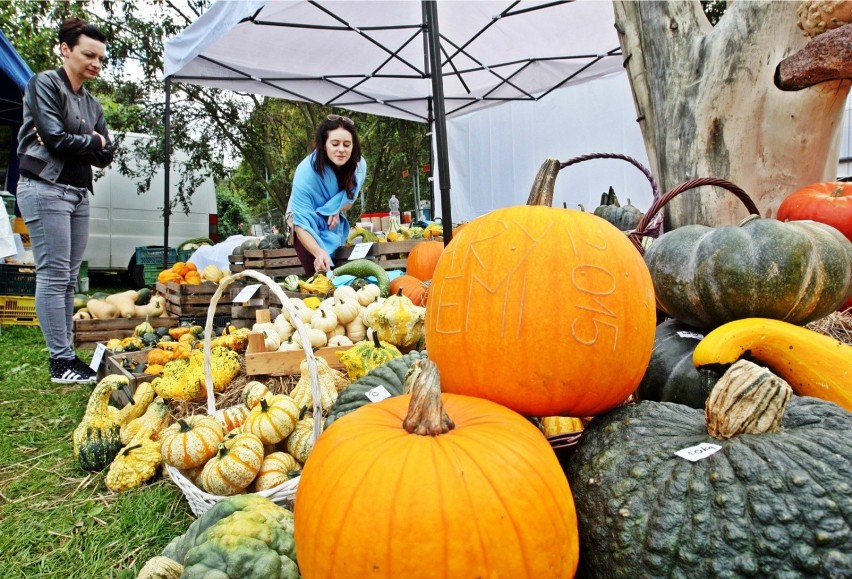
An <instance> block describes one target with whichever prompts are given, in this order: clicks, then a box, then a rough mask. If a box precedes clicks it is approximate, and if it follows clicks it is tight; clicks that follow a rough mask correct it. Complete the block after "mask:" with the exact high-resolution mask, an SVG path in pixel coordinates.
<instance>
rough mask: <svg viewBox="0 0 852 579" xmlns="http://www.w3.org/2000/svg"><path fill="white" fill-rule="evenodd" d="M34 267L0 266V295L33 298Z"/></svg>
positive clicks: (34, 283) (34, 284)
mask: <svg viewBox="0 0 852 579" xmlns="http://www.w3.org/2000/svg"><path fill="white" fill-rule="evenodd" d="M35 288H36V268H35V265H18V264H6V263H4V264H0V295H4V296H34V295H35Z"/></svg>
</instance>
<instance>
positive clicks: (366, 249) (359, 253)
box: [349, 241, 373, 261]
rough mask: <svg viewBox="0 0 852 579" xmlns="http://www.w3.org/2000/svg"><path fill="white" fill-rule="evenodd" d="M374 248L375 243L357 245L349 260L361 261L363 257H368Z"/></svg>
mask: <svg viewBox="0 0 852 579" xmlns="http://www.w3.org/2000/svg"><path fill="white" fill-rule="evenodd" d="M371 247H373V242H372V241H370V242H367V243H356V244H355V247H353V248H352V253H351V254H350V255H349V260H350V261H351V260H353V259H361V258H362V257H367V254H368V253H370V248H371Z"/></svg>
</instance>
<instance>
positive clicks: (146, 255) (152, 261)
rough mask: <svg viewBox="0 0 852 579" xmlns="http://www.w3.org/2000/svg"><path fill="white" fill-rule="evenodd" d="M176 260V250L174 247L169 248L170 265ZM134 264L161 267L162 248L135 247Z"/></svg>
mask: <svg viewBox="0 0 852 579" xmlns="http://www.w3.org/2000/svg"><path fill="white" fill-rule="evenodd" d="M176 261H178V251H177V249H175V248H174V247H170V248H169V255H168V262H169V265H172V264H173V263H175V262H176ZM136 265H157V266H159V267H160V269H162V267H163V248H162V247H160V246H157V247H137V248H136Z"/></svg>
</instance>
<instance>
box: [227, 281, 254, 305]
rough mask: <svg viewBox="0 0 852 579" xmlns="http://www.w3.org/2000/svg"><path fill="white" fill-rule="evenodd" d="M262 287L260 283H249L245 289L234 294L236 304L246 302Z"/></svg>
mask: <svg viewBox="0 0 852 579" xmlns="http://www.w3.org/2000/svg"><path fill="white" fill-rule="evenodd" d="M259 287H260V284H259V283H253V284H251V285H247V286H246V287H244V288H243V289H241V290H240V293H238V294H237V295H235V296H234V300H233V301H234V303H235V304H244V303H245V302H247V301H249V300H250V299H251V296H253V295H254V294H255V292H256V291H257V289H258V288H259Z"/></svg>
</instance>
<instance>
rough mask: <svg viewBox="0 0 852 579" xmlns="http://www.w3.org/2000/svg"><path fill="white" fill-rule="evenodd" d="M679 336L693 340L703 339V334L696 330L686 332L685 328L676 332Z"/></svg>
mask: <svg viewBox="0 0 852 579" xmlns="http://www.w3.org/2000/svg"><path fill="white" fill-rule="evenodd" d="M677 335H678V336H680V337H681V338H692V339H693V340H703V339H704V334H699V333H698V332H687V331H685V330H681V331H679V332H678V333H677Z"/></svg>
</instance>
